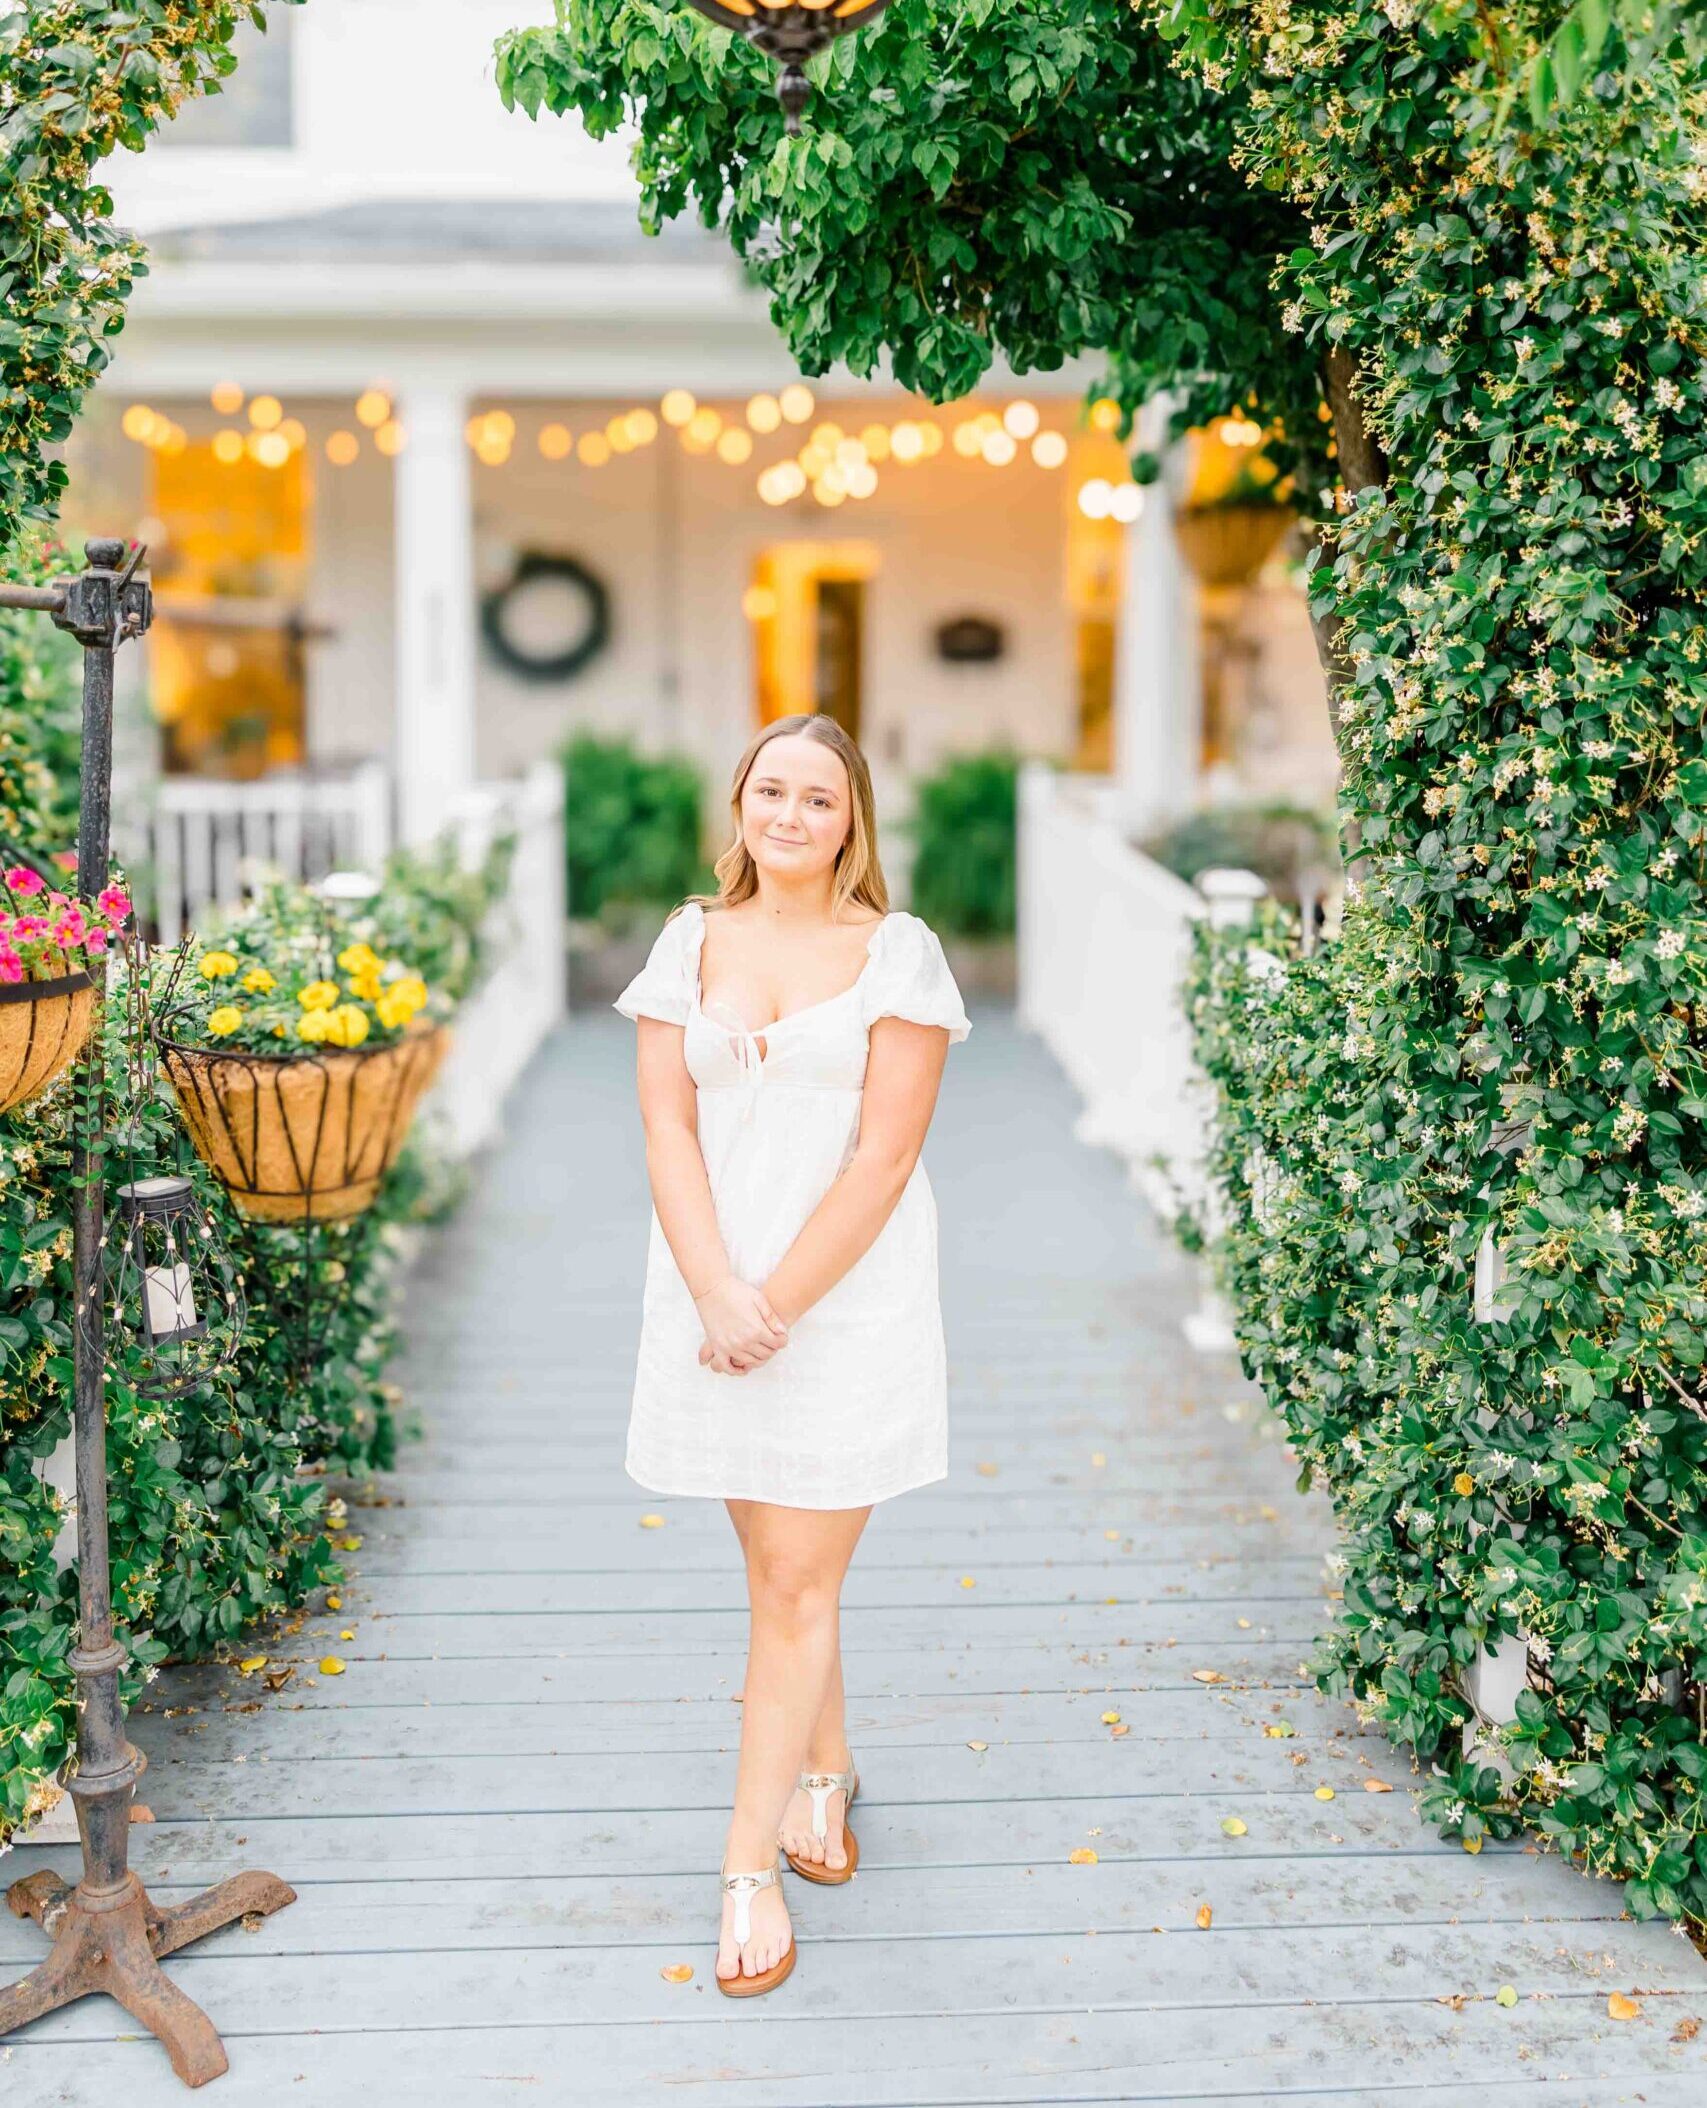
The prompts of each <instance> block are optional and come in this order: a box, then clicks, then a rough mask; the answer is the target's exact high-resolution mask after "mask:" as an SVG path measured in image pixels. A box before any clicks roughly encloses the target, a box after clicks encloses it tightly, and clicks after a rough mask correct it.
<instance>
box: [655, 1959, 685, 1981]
mask: <svg viewBox="0 0 1707 2108" xmlns="http://www.w3.org/2000/svg"><path fill="white" fill-rule="evenodd" d="M658 1974H659V1975H660V1976H661V1977H662V1978H663V1979H664V1981H665V1983H667V1984H691V1983H692V1982H693V1965H692V1963H691V1962H667V1963H666V1964H665V1965H664V1967H663V1968H662V1969H660V1970H659V1971H658Z"/></svg>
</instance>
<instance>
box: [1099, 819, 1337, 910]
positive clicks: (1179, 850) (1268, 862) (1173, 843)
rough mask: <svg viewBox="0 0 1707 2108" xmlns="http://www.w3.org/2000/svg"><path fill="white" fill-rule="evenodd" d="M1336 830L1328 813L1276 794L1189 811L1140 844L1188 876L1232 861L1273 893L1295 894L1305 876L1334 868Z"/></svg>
mask: <svg viewBox="0 0 1707 2108" xmlns="http://www.w3.org/2000/svg"><path fill="white" fill-rule="evenodd" d="M1337 831H1338V830H1337V828H1336V826H1335V824H1334V821H1333V819H1332V818H1331V816H1329V815H1327V814H1325V813H1319V812H1312V811H1311V810H1310V809H1309V807H1308V806H1304V805H1294V804H1291V803H1289V802H1288V801H1286V800H1285V799H1278V800H1276V801H1274V802H1273V803H1271V804H1267V805H1217V806H1212V807H1210V808H1209V809H1208V810H1206V811H1204V812H1194V813H1192V814H1190V815H1189V817H1187V818H1186V819H1183V820H1177V821H1176V822H1175V823H1174V824H1173V826H1171V827H1169V828H1167V829H1166V830H1165V831H1164V832H1163V833H1161V834H1157V835H1152V836H1151V837H1150V838H1149V840H1147V841H1146V842H1144V843H1142V844H1141V845H1140V846H1141V847H1142V848H1143V850H1144V853H1145V855H1146V856H1152V857H1154V858H1155V860H1156V862H1157V863H1159V864H1163V865H1165V866H1166V867H1167V869H1168V870H1170V871H1172V872H1174V873H1175V874H1176V875H1177V876H1178V877H1180V878H1183V879H1186V880H1188V881H1189V880H1191V879H1194V878H1196V877H1197V875H1198V873H1199V872H1200V871H1212V870H1215V869H1216V868H1218V867H1220V866H1224V865H1231V866H1233V867H1235V868H1237V869H1241V870H1246V871H1254V872H1255V873H1256V874H1257V876H1258V877H1259V878H1261V879H1263V880H1264V881H1265V882H1266V883H1267V885H1268V887H1269V890H1270V891H1271V892H1273V893H1277V894H1283V895H1286V896H1288V897H1296V895H1297V893H1298V889H1299V886H1300V883H1301V882H1302V881H1303V880H1305V879H1306V878H1309V877H1311V876H1314V877H1315V878H1316V879H1317V880H1318V881H1320V880H1321V879H1322V878H1323V877H1325V876H1328V875H1330V874H1332V873H1335V872H1337V871H1338V869H1339V861H1340V859H1339V848H1338V845H1337V843H1336V841H1335V835H1336V833H1337Z"/></svg>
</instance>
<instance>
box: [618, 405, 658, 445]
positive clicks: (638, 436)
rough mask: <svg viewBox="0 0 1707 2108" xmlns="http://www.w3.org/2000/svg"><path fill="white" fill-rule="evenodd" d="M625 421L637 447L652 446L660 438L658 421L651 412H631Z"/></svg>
mask: <svg viewBox="0 0 1707 2108" xmlns="http://www.w3.org/2000/svg"><path fill="white" fill-rule="evenodd" d="M625 421H626V423H627V425H628V436H629V438H630V439H632V440H633V441H634V444H635V445H636V446H650V445H651V444H652V442H653V440H654V439H656V438H657V436H658V420H657V419H656V418H655V417H654V416H653V415H652V413H651V411H650V410H630V411H629V413H628V416H627V419H626V420H625Z"/></svg>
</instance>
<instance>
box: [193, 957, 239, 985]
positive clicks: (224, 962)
mask: <svg viewBox="0 0 1707 2108" xmlns="http://www.w3.org/2000/svg"><path fill="white" fill-rule="evenodd" d="M201 970H202V972H203V973H204V974H206V976H207V978H208V979H209V980H210V981H217V980H219V979H221V978H222V977H223V976H224V975H226V974H228V973H235V972H236V971H237V954H236V953H235V952H203V953H202V955H201Z"/></svg>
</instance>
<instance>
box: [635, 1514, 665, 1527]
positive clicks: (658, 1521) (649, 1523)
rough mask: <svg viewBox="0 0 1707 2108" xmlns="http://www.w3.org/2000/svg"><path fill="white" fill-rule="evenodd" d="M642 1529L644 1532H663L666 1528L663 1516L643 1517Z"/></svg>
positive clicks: (641, 1521) (641, 1519)
mask: <svg viewBox="0 0 1707 2108" xmlns="http://www.w3.org/2000/svg"><path fill="white" fill-rule="evenodd" d="M640 1527H641V1528H642V1529H643V1530H661V1529H662V1528H663V1527H664V1518H663V1517H662V1516H661V1515H643V1516H641V1518H640Z"/></svg>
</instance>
